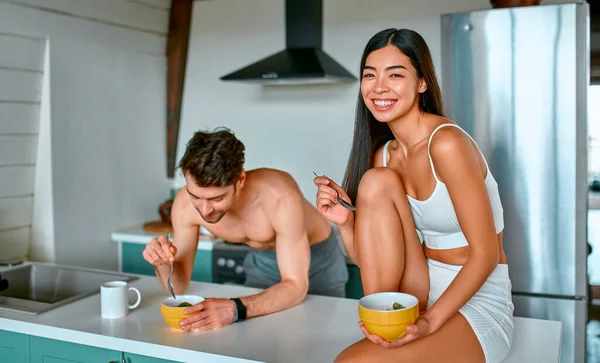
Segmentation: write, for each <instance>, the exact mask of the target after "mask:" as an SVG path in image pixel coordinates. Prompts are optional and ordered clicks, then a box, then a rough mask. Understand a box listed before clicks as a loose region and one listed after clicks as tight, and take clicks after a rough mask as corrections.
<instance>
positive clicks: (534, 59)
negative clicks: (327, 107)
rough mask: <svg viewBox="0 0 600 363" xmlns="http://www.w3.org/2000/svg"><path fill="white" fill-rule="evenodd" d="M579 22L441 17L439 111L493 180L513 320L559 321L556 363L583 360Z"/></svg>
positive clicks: (533, 14)
mask: <svg viewBox="0 0 600 363" xmlns="http://www.w3.org/2000/svg"><path fill="white" fill-rule="evenodd" d="M588 14H589V9H588V5H587V3H569V4H561V5H538V6H528V7H516V8H504V9H491V10H483V11H474V12H468V13H454V14H444V15H442V89H443V94H444V98H445V99H444V105H445V110H446V112H447V115H448V116H449V117H450V118H451V119H453V120H455V121H456V122H457V123H458V124H459V125H461V126H462V127H463V128H464V129H465V130H466V131H467V132H469V133H470V134H471V135H472V136H473V137H474V138H475V140H476V141H477V143H478V144H479V146H480V147H481V149H482V151H483V153H484V155H485V157H486V158H487V160H488V163H489V166H490V169H491V171H492V173H493V174H494V177H495V178H496V180H497V181H498V184H499V188H500V196H501V199H502V204H503V206H504V220H505V229H504V249H505V251H506V254H507V258H508V265H509V271H510V277H511V280H512V292H513V302H514V304H515V315H516V316H524V317H533V318H540V319H548V320H558V321H561V322H562V344H561V362H564V363H570V362H585V359H586V358H585V344H586V337H585V332H586V323H587V304H588V292H587V266H586V261H587V251H586V247H587V245H586V240H587V198H588V189H587V188H588V184H587V90H588V86H589V83H590V82H589V54H590V51H589V15H588Z"/></svg>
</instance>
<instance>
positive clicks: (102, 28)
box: [0, 2, 168, 56]
mask: <svg viewBox="0 0 600 363" xmlns="http://www.w3.org/2000/svg"><path fill="white" fill-rule="evenodd" d="M164 16H165V17H168V14H167V13H165V15H164ZM0 33H9V34H18V35H23V36H30V37H38V38H46V37H50V39H51V40H52V39H55V38H57V37H59V38H67V39H72V40H75V41H80V42H86V43H94V44H98V45H103V46H106V47H111V48H119V49H126V50H127V51H129V52H139V53H146V54H155V55H160V56H164V53H165V47H166V40H167V38H166V36H158V35H156V34H152V33H147V32H142V31H135V30H130V29H126V28H121V27H117V26H114V25H107V24H104V23H100V22H95V21H89V20H86V19H82V18H74V17H72V16H68V15H63V14H59V13H53V12H50V11H44V10H40V9H35V8H31V7H24V6H20V5H15V4H9V3H3V2H0Z"/></svg>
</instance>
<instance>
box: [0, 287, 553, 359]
mask: <svg viewBox="0 0 600 363" xmlns="http://www.w3.org/2000/svg"><path fill="white" fill-rule="evenodd" d="M131 286H134V287H137V288H138V289H139V290H140V291H141V294H142V302H141V304H140V306H139V307H138V308H136V309H134V310H131V312H130V313H129V315H128V316H126V317H125V318H121V319H116V320H105V319H102V318H101V317H100V294H96V295H92V296H90V297H87V298H85V299H82V300H79V301H77V302H74V303H72V304H69V305H66V306H62V307H59V308H57V309H54V310H51V311H48V312H46V313H43V314H41V315H38V316H31V315H26V314H19V313H9V312H5V311H0V329H3V330H8V331H14V332H18V333H24V334H30V335H36V336H41V337H46V338H50V339H59V340H63V341H68V342H72V343H78V344H84V345H91V346H96V347H100V348H106V349H112V350H117V351H125V352H130V353H134V354H141V355H146V356H153V357H156V358H161V359H170V360H176V361H185V362H192V361H193V362H199V361H203V362H209V361H210V362H217V363H220V362H269V363H271V362H286V363H296V362H297V363H305V362H333V360H334V359H335V357H336V356H337V355H338V354H339V353H340V352H341V351H342V350H343V349H344V348H346V347H347V346H349V345H350V344H352V343H354V342H356V341H358V340H360V339H362V338H363V335H362V333H361V331H360V329H359V327H358V310H357V300H352V299H342V298H333V297H323V296H311V295H309V296H307V298H306V300H305V301H304V302H303V303H302V304H300V305H298V306H296V307H293V308H291V309H288V310H285V311H282V312H279V313H276V314H272V315H267V316H263V317H259V318H255V319H250V320H247V321H245V322H242V323H236V324H233V325H230V326H228V327H225V328H222V329H218V330H213V331H209V332H203V333H185V332H181V331H177V330H173V329H171V328H170V327H169V326H167V325H166V323H165V322H164V320H163V318H162V316H161V314H160V301H161V300H162V299H163V298H165V297H166V296H167V294H166V293H165V292H164V291H162V290H161V288H160V286H159V284H158V283H157V282H156V280H155V279H154V278H151V277H147V276H140V279H139V280H136V281H134V282H132V283H131ZM257 291H260V290H258V289H251V288H246V287H241V286H232V285H220V284H210V283H201V282H192V283H191V284H190V288H189V290H188V291H187V293H188V294H197V295H202V296H206V297H235V296H243V295H248V294H252V293H255V292H257ZM560 332H561V324H560V323H559V322H555V321H546V320H537V319H524V318H515V333H514V338H513V347H512V349H511V352H510V354H509V356H508V358H507V359H506V360H505V361H504V362H505V363H517V362H518V363H522V362H528V363H536V362H540V363H542V362H543V363H550V362H558V359H559V347H560V344H559V343H560V335H561V333H560Z"/></svg>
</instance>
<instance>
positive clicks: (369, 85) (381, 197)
mask: <svg viewBox="0 0 600 363" xmlns="http://www.w3.org/2000/svg"><path fill="white" fill-rule="evenodd" d="M360 70H361V73H362V79H361V84H360V94H359V96H358V104H357V110H356V125H355V130H354V140H353V145H352V151H351V153H350V158H349V161H348V165H347V169H346V175H345V178H344V183H343V185H344V188H343V189H342V188H341V187H340V186H338V185H337V184H335V183H334V182H333V181H331V180H330V179H329V178H327V177H317V178H315V184H317V186H318V187H319V189H318V192H317V206H318V209H319V211H320V212H321V213H322V214H323V215H325V217H327V218H328V219H329V220H330V221H332V222H334V223H336V224H337V225H338V226H339V228H340V231H341V234H342V237H343V239H344V244H345V246H346V249H347V251H348V254H349V255H350V257H351V258H352V259H353V260H354V261H355V262H357V264H358V265H359V266H360V268H361V274H362V282H363V288H364V291H365V294H371V293H375V292H382V291H401V292H406V293H409V294H412V295H414V296H416V297H417V298H418V299H419V302H420V306H421V310H422V312H421V314H420V316H419V318H418V319H417V321H416V322H415V324H413V325H411V326H409V327H408V328H407V334H406V335H405V336H403V337H402V338H400V339H399V340H397V341H395V342H387V341H384V340H383V339H382V338H381V337H379V336H376V335H372V334H370V333H369V332H368V331H367V330H366V329H365V328H364V326H363V325H362V323H360V325H361V329H362V331H363V333H364V334H365V336H366V337H367V339H363V340H362V341H360V342H358V343H356V344H354V345H352V346H350V347H348V348H347V349H346V350H344V351H343V352H342V353H341V354H340V356H339V357H338V359H337V361H338V362H400V361H401V362H427V363H435V362H487V363H491V362H500V361H502V360H503V359H504V358H505V357H506V355H507V354H508V351H509V349H510V345H511V342H512V333H513V310H514V306H513V303H512V298H511V283H510V279H509V274H508V266H507V265H506V256H505V254H504V251H503V249H502V230H503V228H504V221H503V215H502V213H503V210H502V204H501V202H500V197H499V195H498V185H497V184H496V181H495V180H494V177H493V176H492V174H491V172H490V170H489V168H488V165H487V163H486V160H485V158H484V157H483V155H482V153H481V152H480V150H479V148H478V146H477V145H476V143H475V141H474V140H473V139H472V138H471V137H470V136H469V135H468V134H467V133H466V132H465V131H463V130H462V129H461V128H460V127H458V125H456V123H454V122H453V121H451V120H449V119H447V118H445V117H444V113H443V107H442V97H441V94H440V88H439V86H438V82H437V80H436V76H435V70H434V67H433V62H432V60H431V55H430V53H429V49H428V47H427V44H426V43H425V41H424V40H423V38H422V37H421V36H420V35H419V34H417V33H416V32H414V31H411V30H406V29H400V30H398V29H387V30H383V31H381V32H379V33H377V34H376V35H375V36H373V38H371V40H370V41H369V42H368V44H367V46H366V48H365V50H364V53H363V56H362V60H361V66H360ZM338 195H339V196H340V197H342V198H343V199H345V200H347V201H351V202H354V203H355V205H356V208H357V209H356V212H351V211H349V210H347V209H344V208H343V207H342V206H341V205H340V204H339V203H338V202H337V196H338Z"/></svg>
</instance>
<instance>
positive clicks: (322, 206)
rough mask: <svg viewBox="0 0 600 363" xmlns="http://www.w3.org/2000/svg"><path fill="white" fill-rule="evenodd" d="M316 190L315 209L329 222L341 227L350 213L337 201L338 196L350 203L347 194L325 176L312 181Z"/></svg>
mask: <svg viewBox="0 0 600 363" xmlns="http://www.w3.org/2000/svg"><path fill="white" fill-rule="evenodd" d="M314 183H315V185H316V186H317V187H318V188H319V189H318V190H317V209H318V210H319V212H320V213H321V214H322V215H323V216H324V217H325V218H327V219H328V220H330V221H331V222H333V223H335V224H337V225H338V226H342V225H344V224H346V222H348V219H350V216H351V215H352V211H351V210H348V209H346V208H344V207H343V206H341V205H340V203H339V202H338V200H337V197H338V195H339V196H340V198H342V199H344V200H345V201H347V202H348V203H351V201H350V197H348V194H346V192H345V191H344V189H342V187H340V186H339V185H337V184H336V183H335V182H334V181H332V180H331V179H329V178H328V177H326V176H319V177H316V178H315V179H314Z"/></svg>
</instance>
